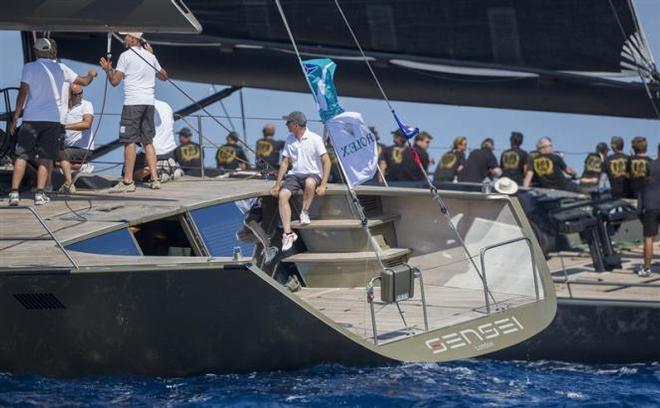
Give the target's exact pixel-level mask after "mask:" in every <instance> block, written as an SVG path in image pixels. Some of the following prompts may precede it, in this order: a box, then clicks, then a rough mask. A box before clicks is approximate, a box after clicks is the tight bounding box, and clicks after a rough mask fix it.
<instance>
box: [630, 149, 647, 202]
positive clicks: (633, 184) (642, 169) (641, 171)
mask: <svg viewBox="0 0 660 408" xmlns="http://www.w3.org/2000/svg"><path fill="white" fill-rule="evenodd" d="M631 144H632V149H633V155H632V156H630V157H629V158H628V163H627V165H626V170H627V173H628V177H629V183H630V191H629V198H637V197H639V194H640V192H641V191H642V188H643V187H644V184H645V183H646V177H647V174H648V165H649V162H650V161H651V158H650V157H649V156H648V154H646V149H647V142H646V138H645V137H642V136H636V137H634V138H633V140H632V143H631Z"/></svg>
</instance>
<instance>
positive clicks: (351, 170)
mask: <svg viewBox="0 0 660 408" xmlns="http://www.w3.org/2000/svg"><path fill="white" fill-rule="evenodd" d="M325 126H326V129H327V131H328V134H329V136H330V142H331V143H332V146H333V147H334V149H335V155H336V156H337V160H339V161H340V162H341V163H340V164H341V169H343V172H344V176H345V177H346V183H347V184H348V185H349V186H351V187H352V186H354V185H358V184H362V183H364V182H366V181H369V180H371V179H372V178H373V177H374V176H375V175H376V172H377V171H378V144H377V143H376V137H375V136H374V135H373V134H372V133H371V131H369V128H367V126H366V125H365V124H364V120H363V119H362V115H361V114H359V113H357V112H343V113H340V114H339V115H337V116H335V117H333V118H332V119H329V120H328V121H327V122H326V123H325Z"/></svg>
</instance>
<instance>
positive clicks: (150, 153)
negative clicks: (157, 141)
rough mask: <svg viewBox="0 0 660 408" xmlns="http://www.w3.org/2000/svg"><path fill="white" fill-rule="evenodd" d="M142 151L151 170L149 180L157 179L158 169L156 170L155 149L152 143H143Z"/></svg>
mask: <svg viewBox="0 0 660 408" xmlns="http://www.w3.org/2000/svg"><path fill="white" fill-rule="evenodd" d="M144 153H145V154H146V156H147V165H148V166H149V172H151V180H158V171H157V170H156V149H154V145H153V144H148V145H144Z"/></svg>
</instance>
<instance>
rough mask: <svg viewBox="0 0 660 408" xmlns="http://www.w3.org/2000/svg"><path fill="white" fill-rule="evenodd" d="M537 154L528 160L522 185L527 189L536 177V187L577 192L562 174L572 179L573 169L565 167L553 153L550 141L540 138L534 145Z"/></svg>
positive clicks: (560, 159) (573, 184)
mask: <svg viewBox="0 0 660 408" xmlns="http://www.w3.org/2000/svg"><path fill="white" fill-rule="evenodd" d="M536 148H537V150H538V154H537V155H535V156H534V158H533V159H530V161H529V164H528V168H527V174H526V175H525V180H524V181H523V185H524V186H525V187H529V186H530V185H531V183H532V178H534V177H536V179H537V180H538V186H539V187H543V188H553V189H556V190H567V191H577V190H578V188H577V185H576V184H575V183H572V182H571V181H570V180H568V179H566V177H564V173H566V174H569V175H571V176H573V177H575V176H576V175H577V173H576V172H575V170H574V169H572V168H571V167H569V166H567V165H566V163H565V162H564V159H562V158H561V156H559V155H557V154H555V153H554V150H553V147H552V139H550V138H549V137H542V138H541V139H539V141H538V143H537V144H536Z"/></svg>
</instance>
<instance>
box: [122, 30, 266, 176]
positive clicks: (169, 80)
mask: <svg viewBox="0 0 660 408" xmlns="http://www.w3.org/2000/svg"><path fill="white" fill-rule="evenodd" d="M112 36H113V37H114V38H116V39H117V40H118V41H119V42H121V43H123V40H122V39H121V37H119V36H118V35H117V34H115V33H114V32H112ZM128 49H129V50H131V51H132V52H133V53H134V54H135V55H137V56H138V57H139V58H140V59H141V60H142V61H144V62H145V63H146V64H147V65H148V66H150V67H151V68H152V69H153V70H154V71H156V72H159V70H158V69H156V67H155V66H154V65H153V64H151V63H150V62H149V61H147V60H146V59H145V58H144V57H143V56H142V55H140V53H139V52H137V51H135V50H134V49H133V47H129V48H128ZM165 82H169V83H170V84H171V85H172V86H173V87H174V88H176V90H177V91H179V92H180V93H181V94H182V95H183V96H185V97H186V98H188V99H189V100H190V101H191V102H192V103H193V105H195V106H197V108H199V110H201V111H202V112H204V113H205V114H206V115H207V116H208V117H210V118H211V119H212V120H213V121H214V122H215V123H217V124H218V125H220V127H222V128H223V129H224V130H226V131H227V133H229V132H231V130H230V129H229V128H228V127H227V126H226V125H225V124H224V123H222V122H220V121H219V120H218V119H217V118H216V117H215V116H214V115H211V113H210V112H209V111H208V110H207V109H206V108H205V107H204V106H202V105H201V104H200V103H199V102H198V101H197V100H195V98H193V97H192V96H190V94H188V93H187V92H186V91H185V90H184V89H183V88H181V87H180V86H179V85H177V83H176V82H174V81H173V80H172V79H171V78H169V77H168V78H167V79H166V80H165ZM238 141H239V143H240V144H242V145H243V147H245V148H246V149H247V150H248V151H249V152H250V153H252V154H254V155H255V158H256V157H259V156H258V155H257V152H256V151H254V149H252V147H250V145H248V144H247V143H246V142H245V141H243V140H241V139H240V138H239V139H238ZM258 161H259V162H260V164H262V165H263V166H264V167H262V168H264V169H265V168H270V169H271V171H274V169H273V168H272V166H271V165H270V164H269V163H268V162H266V161H265V160H263V159H259V160H258ZM255 164H256V163H255Z"/></svg>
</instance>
